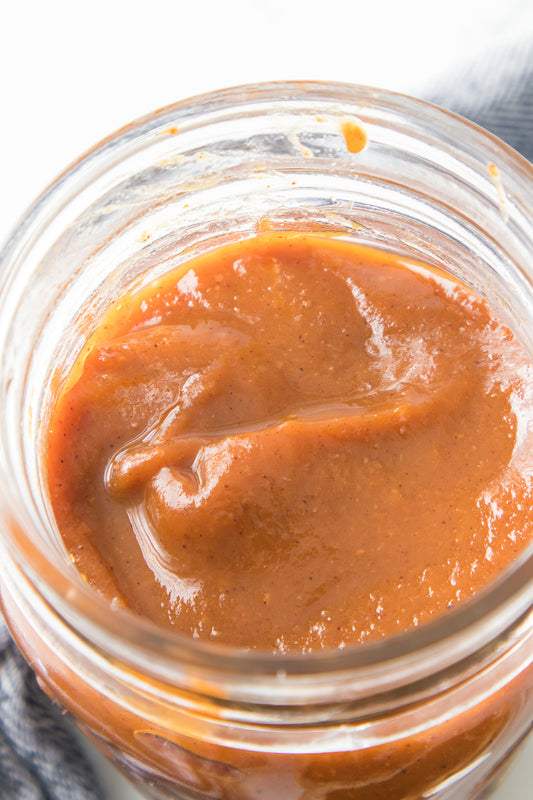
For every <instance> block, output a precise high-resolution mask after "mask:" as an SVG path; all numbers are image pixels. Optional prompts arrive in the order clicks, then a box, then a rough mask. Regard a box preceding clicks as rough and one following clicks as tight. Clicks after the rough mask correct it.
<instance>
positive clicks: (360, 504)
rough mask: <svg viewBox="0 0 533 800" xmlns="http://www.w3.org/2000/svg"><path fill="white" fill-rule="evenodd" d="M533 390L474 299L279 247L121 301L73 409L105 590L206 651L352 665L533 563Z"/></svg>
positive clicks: (353, 256) (358, 253)
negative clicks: (214, 648)
mask: <svg viewBox="0 0 533 800" xmlns="http://www.w3.org/2000/svg"><path fill="white" fill-rule="evenodd" d="M532 386H533V380H532V375H531V367H530V364H529V361H528V359H527V358H526V356H525V354H524V353H523V352H522V350H521V349H520V347H519V345H518V343H517V342H516V340H515V339H514V338H513V336H512V335H511V334H510V332H509V331H508V329H507V328H506V327H505V326H504V325H503V324H502V323H501V322H500V321H499V319H498V318H497V317H496V316H495V314H494V313H493V312H492V311H491V309H490V308H489V307H488V306H487V304H486V303H485V302H484V301H482V300H481V299H480V298H479V297H477V296H476V295H475V294H474V293H473V292H472V291H470V290H469V289H467V288H466V287H465V286H463V285H462V284H459V283H457V282H455V281H453V280H451V279H450V278H448V277H446V276H444V275H442V274H440V273H438V272H436V271H434V270H430V269H429V268H426V267H424V265H421V264H418V263H414V262H413V263H411V262H407V261H406V260H401V259H399V258H398V257H396V256H395V255H393V254H388V253H385V252H381V251H378V250H372V249H369V248H365V247H363V246H358V245H355V244H353V243H348V242H343V241H340V240H335V239H327V238H325V237H320V236H317V235H303V234H293V233H275V234H269V235H265V236H261V237H259V238H257V239H251V240H247V241H243V242H239V243H236V244H232V245H226V246H224V247H221V248H219V249H216V250H214V251H212V252H210V253H208V254H207V255H204V256H201V257H198V258H195V259H192V260H191V261H189V262H188V263H186V264H185V265H182V266H181V267H180V268H179V269H178V270H176V271H175V272H172V273H169V274H167V275H165V276H164V277H163V278H161V279H159V280H158V281H156V282H155V283H153V284H151V285H150V286H148V287H145V288H144V289H142V290H141V291H139V292H137V293H135V294H133V295H131V296H128V297H125V298H121V299H120V302H117V303H116V305H115V307H114V308H112V309H111V310H110V311H109V313H108V314H107V316H106V317H105V319H104V320H103V321H102V323H101V325H100V326H99V328H98V330H97V332H96V334H95V335H94V336H93V337H92V339H91V341H90V342H89V344H88V346H87V348H86V349H85V351H84V353H83V354H82V356H80V359H79V362H78V363H77V364H76V365H75V368H74V369H73V371H72V375H71V377H70V380H69V381H68V382H67V385H66V388H65V390H64V391H63V393H62V394H61V396H60V398H59V400H58V402H57V405H56V408H55V409H54V412H53V415H52V419H51V424H50V435H49V449H48V474H49V486H50V495H51V501H52V506H53V510H54V513H55V517H56V520H57V524H58V527H59V530H60V532H61V534H62V536H63V539H64V541H65V544H66V547H67V549H68V551H69V552H70V554H71V556H72V559H73V561H74V563H75V564H76V565H77V567H78V569H79V570H80V571H81V573H82V574H83V575H84V576H85V578H86V580H87V581H88V582H89V583H90V584H91V585H93V586H95V588H97V589H98V590H100V591H101V592H103V593H104V594H105V595H106V596H108V597H110V598H113V599H114V600H115V602H117V603H120V604H124V605H126V606H128V607H130V608H131V609H132V610H133V611H135V612H136V613H138V614H141V615H143V616H146V617H148V618H149V619H151V620H153V621H154V622H155V623H157V624H159V625H164V626H170V627H172V628H173V629H175V630H179V631H184V632H186V633H188V634H190V635H191V636H192V637H194V638H203V639H217V640H220V641H223V642H226V643H231V644H234V645H237V646H239V647H246V648H261V649H266V650H277V651H286V650H291V651H303V652H307V651H309V650H313V649H318V648H324V647H329V648H342V647H344V646H347V645H348V644H352V643H357V642H364V641H367V640H369V639H371V638H375V637H383V636H389V635H391V634H395V633H398V632H400V631H403V630H406V629H409V628H412V627H415V626H417V625H420V624H422V623H424V622H425V621H427V620H429V619H431V618H432V617H434V616H436V615H438V614H441V613H442V612H444V611H445V610H446V609H447V608H450V607H452V606H454V605H456V604H457V603H459V602H461V601H463V600H465V599H467V598H468V597H470V596H472V594H473V593H475V592H476V591H478V590H479V589H480V588H481V587H483V586H484V585H485V584H486V583H487V582H488V581H490V580H491V579H493V578H494V577H495V576H496V575H497V574H498V573H499V572H500V571H501V570H502V569H504V568H505V567H506V566H508V565H509V564H510V563H511V562H512V561H513V560H514V559H515V558H516V556H517V554H518V553H519V552H520V551H521V550H522V549H523V548H524V547H525V545H526V544H527V543H528V541H529V540H530V516H531V510H530V509H531V479H530V471H529V468H528V467H527V458H526V455H527V456H528V457H529V455H530V454H529V450H530V447H531V443H530V442H529V439H528V423H529V421H530V419H531V394H532V392H531V390H532Z"/></svg>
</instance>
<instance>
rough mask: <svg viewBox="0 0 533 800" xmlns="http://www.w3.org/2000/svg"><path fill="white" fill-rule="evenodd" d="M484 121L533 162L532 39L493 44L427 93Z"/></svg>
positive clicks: (496, 133)
mask: <svg viewBox="0 0 533 800" xmlns="http://www.w3.org/2000/svg"><path fill="white" fill-rule="evenodd" d="M424 99H426V100H429V101H431V102H432V103H436V104H437V105H439V106H443V107H444V108H448V109H449V110H450V111H454V112H455V113H456V114H460V115H461V116H463V117H466V118H467V119H469V120H471V121H472V122H475V123H476V124H477V125H481V127H482V128H486V129H487V130H488V131H490V132H491V133H493V134H495V136H498V137H499V138H500V139H503V141H504V142H507V144H510V145H511V147H514V149H515V150H517V151H518V152H519V153H521V154H522V155H523V156H525V157H526V158H528V159H529V160H530V161H533V42H531V41H530V40H529V41H521V42H516V43H515V44H514V45H512V46H506V47H500V48H495V49H494V50H493V51H492V52H490V53H488V54H487V55H486V56H484V58H482V59H480V60H479V61H477V62H474V63H467V64H465V65H464V66H463V67H462V68H460V69H459V70H458V71H457V73H456V75H455V76H450V75H447V76H446V79H445V81H443V82H442V85H441V86H437V87H436V88H434V89H433V90H432V91H431V92H429V93H428V94H427V96H426V97H425V98H424Z"/></svg>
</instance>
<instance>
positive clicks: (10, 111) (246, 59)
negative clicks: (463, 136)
mask: <svg viewBox="0 0 533 800" xmlns="http://www.w3.org/2000/svg"><path fill="white" fill-rule="evenodd" d="M2 33H3V36H2V46H1V47H0V75H1V81H2V84H1V85H2V95H1V97H2V105H1V107H0V114H1V115H2V134H1V135H2V138H1V143H2V144H1V147H0V182H1V187H2V191H1V192H0V239H4V238H5V237H7V235H8V232H9V230H10V228H11V227H12V226H13V225H14V224H15V222H16V220H17V218H18V217H19V216H20V215H21V214H22V212H23V211H24V209H25V207H26V206H27V205H29V203H30V202H31V201H32V200H33V199H34V197H35V196H36V195H37V194H38V193H39V192H40V191H41V190H42V189H43V188H44V187H45V185H46V184H47V183H49V182H50V181H51V180H52V179H53V178H54V177H55V175H56V174H57V173H58V172H59V171H60V170H62V169H63V168H64V167H65V166H66V165H67V164H68V163H69V162H70V161H72V160H73V159H74V158H75V157H77V156H78V155H79V154H80V153H81V152H82V151H84V150H85V149H87V148H88V147H90V146H91V145H92V144H94V143H95V142H96V141H97V140H99V139H100V138H102V137H104V136H106V135H107V134H109V133H110V132H112V131H113V130H114V129H116V128H118V127H119V126H121V125H122V124H124V123H126V122H129V121H130V120H132V119H134V118H135V117H137V116H140V115H142V114H144V113H146V112H149V111H151V110H153V109H155V108H157V107H160V106H162V105H165V104H167V103H171V102H173V101H175V100H178V99H182V98H184V97H187V96H189V95H191V94H195V93H198V92H202V91H207V90H212V89H216V88H220V87H223V86H230V85H234V84H240V83H248V82H254V81H264V80H280V79H318V80H321V79H322V80H339V81H349V82H354V83H367V84H371V85H375V86H383V87H386V88H389V89H393V90H396V91H402V92H406V93H410V94H418V93H420V92H421V91H422V90H424V89H425V88H426V87H427V86H430V85H431V84H432V83H434V82H436V81H438V80H440V79H442V78H443V77H445V76H446V75H447V74H448V73H450V72H451V71H452V70H453V68H454V67H456V66H457V65H460V64H461V63H462V62H464V61H465V60H466V59H468V58H469V57H471V56H473V55H476V54H481V53H483V52H486V51H487V50H490V49H491V48H493V47H495V46H496V45H498V44H500V43H502V42H505V41H513V40H514V39H516V37H520V36H529V37H530V38H532V37H533V2H531V0H506V2H505V3H502V2H501V0H447V2H445V3H439V4H437V3H431V2H427V0H402V2H398V1H397V0H373V2H364V3H363V2H359V0H349V1H347V0H328V2H327V3H318V2H313V0H307V2H305V3H304V2H300V0H269V2H268V3H253V2H251V0H226V2H220V0H203V1H202V2H201V3H199V2H192V3H184V2H180V0H150V2H149V3H146V2H138V0H92V2H91V3H85V4H80V3H76V2H72V0H47V2H42V1H41V0H30V1H29V2H28V0H19V1H18V2H10V3H5V4H4V6H3V8H2ZM94 757H95V759H96V761H97V764H98V770H99V772H100V773H101V775H102V779H103V781H104V783H105V785H106V787H107V792H108V796H109V798H110V800H134V799H135V798H137V797H138V795H137V793H136V792H135V791H134V790H133V789H132V788H131V787H130V786H129V785H128V784H126V783H125V782H124V781H123V779H121V778H119V777H118V776H117V775H116V774H115V772H114V770H113V769H112V768H111V767H109V766H107V765H106V764H105V762H104V761H103V760H102V759H101V758H100V757H98V756H96V755H95V756H94ZM532 763H533V740H530V741H529V742H528V744H527V745H526V747H525V748H524V749H523V751H522V752H521V754H520V756H519V758H518V760H517V761H516V763H515V764H514V766H513V768H512V770H511V771H510V772H509V774H508V776H507V778H506V780H505V782H504V783H503V784H502V786H501V787H500V789H499V790H498V794H497V795H496V798H497V800H531V798H532V797H533V790H532V788H531V782H532V779H533V767H532ZM280 800H283V798H280Z"/></svg>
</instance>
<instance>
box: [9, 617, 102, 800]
mask: <svg viewBox="0 0 533 800" xmlns="http://www.w3.org/2000/svg"><path fill="white" fill-rule="evenodd" d="M103 797H104V793H103V791H102V789H101V788H100V785H99V782H98V780H97V778H96V776H95V774H94V772H93V770H92V768H91V766H90V765H89V763H88V762H87V760H86V758H85V756H84V755H83V753H82V751H81V748H80V747H79V745H78V742H77V740H76V738H75V737H74V736H73V733H72V729H71V727H70V726H69V725H67V723H66V721H65V719H64V718H63V715H62V713H61V711H60V709H59V707H58V706H56V705H54V704H53V703H52V701H51V700H50V699H49V698H48V697H47V695H45V694H44V692H42V691H41V689H39V686H38V685H37V681H36V680H35V677H34V675H33V672H32V670H31V669H30V667H29V666H28V665H27V664H26V662H25V661H24V659H23V658H22V656H21V655H20V653H19V651H18V649H17V647H16V646H15V644H14V642H13V640H12V639H11V636H10V635H9V633H8V631H7V627H6V625H5V623H4V621H3V619H2V618H1V617H0V798H2V800H102V798H103Z"/></svg>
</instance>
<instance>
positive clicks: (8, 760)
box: [0, 43, 533, 800]
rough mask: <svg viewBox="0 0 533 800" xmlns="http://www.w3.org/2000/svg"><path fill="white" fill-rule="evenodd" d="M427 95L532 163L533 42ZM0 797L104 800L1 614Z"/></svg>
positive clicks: (473, 68)
mask: <svg viewBox="0 0 533 800" xmlns="http://www.w3.org/2000/svg"><path fill="white" fill-rule="evenodd" d="M425 99H427V100H430V101H432V102H434V103H437V104H438V105H442V106H444V107H446V108H449V109H451V110H452V111H455V112H456V113H458V114H461V115H462V116H464V117H467V118H469V119H471V120H472V121H473V122H476V123H478V124H479V125H481V126H482V127H484V128H487V129H488V130H490V131H492V132H493V133H494V134H496V136H499V137H500V138H501V139H503V140H504V141H506V142H507V143H508V144H510V145H511V146H512V147H514V148H515V149H516V150H518V151H519V152H521V153H522V154H523V155H524V156H526V158H529V159H530V160H531V161H533V45H531V44H529V43H524V44H521V45H516V46H515V47H513V48H511V49H507V50H506V51H505V52H502V53H495V54H492V55H491V57H490V58H487V59H486V60H484V61H482V62H480V63H479V64H476V65H472V66H471V67H469V68H468V69H467V70H466V71H463V72H461V73H458V74H457V75H456V76H455V78H454V79H452V80H447V81H446V84H443V86H442V87H437V88H436V89H435V90H434V91H433V92H431V93H430V94H428V95H427V96H426V97H425ZM0 797H1V798H2V800H103V797H104V793H103V791H102V789H101V787H100V786H99V784H98V781H97V779H96V777H95V775H94V773H93V770H92V768H91V766H90V765H89V764H88V763H87V761H86V759H85V757H84V755H83V754H82V752H81V750H80V748H79V746H78V744H77V741H76V739H75V738H74V737H73V735H72V730H71V728H70V727H69V726H68V725H67V724H66V722H65V720H64V718H63V717H62V715H61V712H60V710H59V709H58V708H57V707H56V706H54V705H53V703H52V702H51V701H50V700H49V699H48V697H47V696H46V695H44V694H43V693H42V692H41V691H40V689H39V687H38V686H37V683H36V681H35V678H34V676H33V673H32V671H31V670H30V668H29V667H28V666H27V665H26V663H25V661H24V660H23V658H22V657H21V656H20V654H19V652H18V650H17V649H16V647H15V645H14V644H13V642H12V640H11V638H10V636H9V634H8V632H7V629H6V627H5V625H4V624H3V622H2V620H1V619H0Z"/></svg>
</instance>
